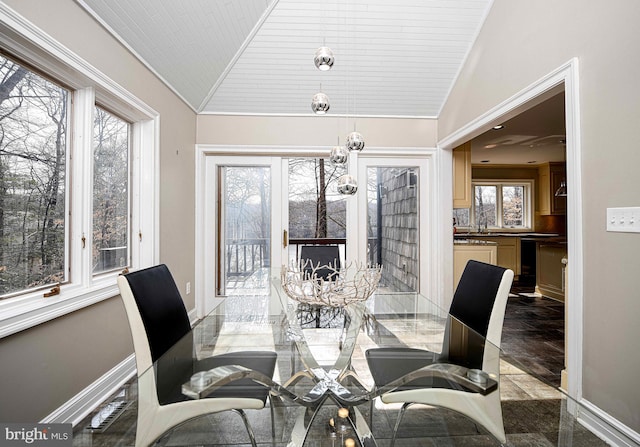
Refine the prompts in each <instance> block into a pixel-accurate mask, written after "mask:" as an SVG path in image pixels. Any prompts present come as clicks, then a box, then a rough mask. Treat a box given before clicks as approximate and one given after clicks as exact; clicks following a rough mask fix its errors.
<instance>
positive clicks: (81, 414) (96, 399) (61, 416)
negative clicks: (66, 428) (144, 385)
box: [40, 354, 136, 427]
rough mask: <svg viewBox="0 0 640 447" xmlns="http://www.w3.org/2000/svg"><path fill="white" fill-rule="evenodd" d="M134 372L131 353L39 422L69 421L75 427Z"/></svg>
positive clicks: (134, 366) (133, 358)
mask: <svg viewBox="0 0 640 447" xmlns="http://www.w3.org/2000/svg"><path fill="white" fill-rule="evenodd" d="M135 373H136V358H135V355H134V354H131V355H130V356H129V357H127V358H126V359H124V360H123V361H122V362H120V363H119V364H117V365H116V366H115V367H113V368H112V369H111V370H110V371H109V372H107V373H106V374H105V375H103V376H102V377H100V378H99V379H98V380H96V381H95V382H93V383H92V384H91V385H89V386H88V387H86V388H85V389H84V390H82V391H81V392H79V393H78V394H76V395H75V396H73V397H72V398H71V399H70V400H69V401H67V402H66V403H65V404H64V405H62V406H61V407H60V408H58V409H57V410H55V411H54V412H53V413H51V414H50V415H49V416H47V417H45V418H44V419H43V420H42V421H40V422H41V423H43V424H47V423H66V424H68V423H71V424H72V425H73V426H74V427H75V426H76V425H77V424H79V423H80V422H81V421H82V420H83V419H84V418H86V417H87V416H88V415H89V414H90V413H91V412H92V411H93V410H95V409H96V407H98V405H100V404H101V403H103V402H104V401H105V400H107V399H108V398H109V396H111V395H112V394H114V393H115V392H116V391H118V389H119V388H120V387H122V386H123V385H124V384H125V383H126V382H127V381H128V380H129V379H131V377H133V375H134V374H135Z"/></svg>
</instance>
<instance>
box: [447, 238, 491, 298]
mask: <svg viewBox="0 0 640 447" xmlns="http://www.w3.org/2000/svg"><path fill="white" fill-rule="evenodd" d="M470 260H474V261H480V262H484V263H486V264H493V265H496V264H497V261H498V246H497V244H495V243H493V242H485V243H460V244H459V243H455V244H454V245H453V289H454V290H455V288H456V287H458V282H459V281H460V277H461V276H462V272H463V271H464V267H465V266H466V265H467V262H468V261H470Z"/></svg>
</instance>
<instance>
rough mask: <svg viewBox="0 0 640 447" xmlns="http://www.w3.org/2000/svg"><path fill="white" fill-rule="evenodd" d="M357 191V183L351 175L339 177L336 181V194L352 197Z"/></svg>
mask: <svg viewBox="0 0 640 447" xmlns="http://www.w3.org/2000/svg"><path fill="white" fill-rule="evenodd" d="M357 191H358V183H357V182H356V179H355V177H354V176H353V175H351V174H345V175H341V176H340V178H339V179H338V192H339V193H340V194H343V195H348V196H352V195H354V194H355V193H356V192H357Z"/></svg>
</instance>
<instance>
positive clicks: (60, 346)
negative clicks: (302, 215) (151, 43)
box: [0, 0, 195, 422]
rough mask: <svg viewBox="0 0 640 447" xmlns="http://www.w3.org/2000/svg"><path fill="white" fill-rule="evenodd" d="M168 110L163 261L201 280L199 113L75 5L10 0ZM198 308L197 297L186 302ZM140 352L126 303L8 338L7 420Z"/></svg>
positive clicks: (57, 401)
mask: <svg viewBox="0 0 640 447" xmlns="http://www.w3.org/2000/svg"><path fill="white" fill-rule="evenodd" d="M5 3H6V4H8V5H9V6H10V7H12V8H13V9H15V10H16V11H17V12H18V13H20V14H21V15H23V16H24V17H26V18H27V19H28V20H29V21H31V22H32V23H34V24H35V25H36V26H38V27H39V28H41V29H43V30H44V31H45V32H46V33H48V34H49V35H51V36H52V37H53V38H54V39H56V40H57V41H59V42H60V43H62V44H63V45H65V46H66V47H67V48H69V49H70V50H71V51H73V52H75V53H76V54H78V55H79V56H80V57H82V58H84V59H85V60H87V61H88V62H89V63H91V64H92V65H93V66H95V67H96V68H98V69H99V70H100V71H102V72H103V73H105V74H106V75H107V76H108V77H110V78H111V79H113V80H114V81H115V82H117V83H118V84H120V85H121V86H123V87H124V88H125V89H127V90H128V91H130V92H131V93H133V94H134V95H136V96H137V97H139V98H140V99H141V100H142V101H144V102H146V103H147V104H148V105H149V106H150V107H152V108H154V109H155V110H156V111H158V112H159V113H160V116H161V118H160V182H159V183H160V261H161V262H165V263H167V264H168V265H169V268H171V270H172V272H173V274H174V276H175V277H176V281H177V282H178V284H179V285H180V286H181V290H183V291H184V284H185V283H186V282H187V281H191V282H192V284H193V281H194V273H193V271H194V225H195V224H194V216H193V214H194V179H193V172H194V154H193V147H194V144H195V113H194V112H193V111H191V109H189V108H188V107H187V106H185V104H184V103H183V102H182V101H181V100H180V99H178V98H177V97H176V96H175V95H174V94H173V93H172V92H171V91H169V90H168V89H167V88H166V87H165V86H164V84H162V83H161V82H160V81H159V80H158V79H157V78H156V77H155V76H153V75H152V74H151V73H150V72H149V71H148V70H147V69H146V68H145V67H144V66H143V65H142V64H141V63H140V62H138V61H137V60H136V59H135V58H134V57H133V56H132V55H131V54H129V52H128V51H127V50H126V49H125V48H123V47H122V46H121V45H120V44H119V43H118V42H117V41H116V40H114V39H113V38H112V37H111V36H110V35H109V34H108V33H107V32H106V31H105V30H104V29H103V28H102V27H101V26H100V25H98V23H97V22H95V21H94V20H93V19H92V18H91V17H90V16H88V15H87V14H86V13H85V12H84V11H83V10H82V9H81V8H80V7H79V6H78V5H77V4H76V3H75V2H74V1H73V0H56V1H55V2H53V1H41V0H7V1H5ZM185 299H186V301H187V307H188V308H193V293H192V294H191V295H189V296H188V297H185ZM132 352H133V347H132V344H131V337H130V332H129V326H128V324H127V322H126V318H125V314H124V308H123V306H122V304H121V302H120V300H119V298H113V299H110V300H107V301H105V302H102V303H100V304H96V305H94V306H91V307H89V308H86V309H83V310H81V311H78V312H74V313H72V314H69V315H67V316H64V317H61V318H58V319H55V320H53V321H51V322H49V323H46V324H43V325H40V326H37V327H34V328H32V329H30V330H26V331H23V332H21V333H18V334H15V335H13V336H10V337H6V338H4V339H0V359H2V360H1V361H2V368H0V395H1V396H2V402H1V403H0V420H1V421H4V422H11V421H15V422H25V421H39V420H41V419H42V418H44V417H45V416H47V415H48V414H49V413H50V412H51V411H53V410H55V409H57V408H58V407H59V406H61V405H62V404H64V403H65V402H66V401H68V400H69V399H70V398H72V397H73V396H74V395H75V394H76V393H78V392H79V391H81V390H83V389H84V388H85V387H87V386H88V385H90V384H91V383H92V382H94V381H95V380H97V379H98V378H99V377H100V376H102V375H103V374H105V373H106V372H107V371H109V370H110V369H111V368H113V367H114V366H115V365H117V364H118V363H120V362H121V361H122V360H123V359H124V358H126V357H127V356H128V355H129V354H130V353H132Z"/></svg>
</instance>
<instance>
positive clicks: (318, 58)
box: [313, 46, 335, 71]
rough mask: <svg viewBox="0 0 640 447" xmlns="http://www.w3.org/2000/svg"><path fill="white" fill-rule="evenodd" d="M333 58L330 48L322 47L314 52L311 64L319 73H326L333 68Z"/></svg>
mask: <svg viewBox="0 0 640 447" xmlns="http://www.w3.org/2000/svg"><path fill="white" fill-rule="evenodd" d="M334 62H335V57H334V56H333V51H331V48H329V47H325V46H322V47H320V48H318V49H317V50H316V54H315V56H314V57H313V63H314V64H315V66H316V68H317V69H318V70H320V71H328V70H331V67H333V63H334Z"/></svg>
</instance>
